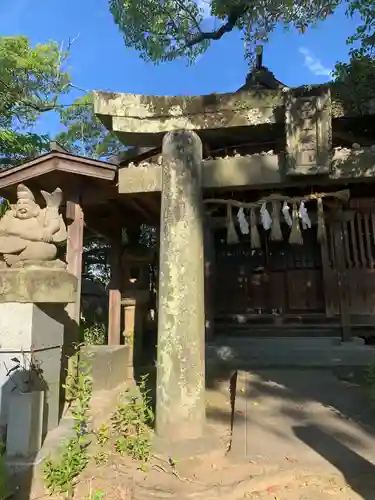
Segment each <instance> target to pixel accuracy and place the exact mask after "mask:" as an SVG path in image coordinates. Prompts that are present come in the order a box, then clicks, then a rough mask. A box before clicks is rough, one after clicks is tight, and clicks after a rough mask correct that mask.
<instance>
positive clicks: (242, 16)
mask: <svg viewBox="0 0 375 500" xmlns="http://www.w3.org/2000/svg"><path fill="white" fill-rule="evenodd" d="M109 4H110V10H111V13H112V15H113V17H114V21H115V23H116V24H117V25H118V26H119V28H120V30H121V32H122V34H123V37H124V42H125V45H126V46H127V47H131V48H134V49H136V50H137V51H139V53H140V56H141V57H142V58H143V59H144V60H146V61H153V62H155V63H158V62H161V61H168V60H173V59H176V58H178V57H186V58H187V59H188V60H189V61H190V62H192V61H194V59H195V58H196V57H197V56H198V55H199V54H202V53H203V52H204V51H206V50H207V48H208V46H209V44H210V42H212V41H214V40H218V39H220V38H221V37H222V36H223V35H225V34H226V33H228V32H230V31H232V30H234V29H238V30H241V32H242V33H243V36H244V40H245V43H246V49H247V56H248V57H251V55H252V54H253V53H254V50H253V49H254V46H256V44H257V43H260V42H264V41H267V40H268V38H269V35H270V34H271V33H272V32H273V30H274V29H275V27H276V25H278V24H282V25H283V26H284V27H285V28H291V27H294V28H296V29H297V30H299V31H300V32H304V31H305V30H306V28H307V27H308V26H311V25H313V24H315V23H317V22H318V21H321V20H323V19H326V18H327V16H329V15H331V14H333V13H334V12H335V10H336V9H337V7H338V6H339V5H340V4H345V5H346V6H347V15H348V16H352V15H353V14H354V13H357V14H359V15H360V17H361V19H362V24H361V25H360V26H359V27H358V29H357V32H356V33H355V34H354V35H353V37H352V40H360V41H361V42H362V46H363V48H364V49H365V50H372V48H373V45H374V41H375V40H374V39H375V36H374V29H375V24H374V23H375V21H374V19H375V16H374V14H375V10H374V9H375V7H374V2H373V0H348V1H347V2H346V1H345V2H344V0H314V1H311V0H109ZM207 14H209V15H211V16H213V17H214V18H216V21H217V23H215V24H216V25H217V26H218V27H216V28H215V29H212V30H207V29H206V28H205V26H206V25H207V22H206V21H205V19H206V17H207Z"/></svg>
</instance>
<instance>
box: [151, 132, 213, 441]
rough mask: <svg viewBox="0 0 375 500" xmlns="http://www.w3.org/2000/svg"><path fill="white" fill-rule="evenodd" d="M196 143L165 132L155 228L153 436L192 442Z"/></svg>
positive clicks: (197, 290) (196, 420) (199, 258)
mask: <svg viewBox="0 0 375 500" xmlns="http://www.w3.org/2000/svg"><path fill="white" fill-rule="evenodd" d="M201 165H202V143H201V140H200V138H199V137H198V136H197V135H196V134H195V133H194V132H190V131H175V132H169V133H167V134H166V136H165V137H164V140H163V167H162V168H163V174H162V201H161V227H160V264H159V308H158V314H159V315H158V354H157V389H156V433H157V435H158V436H159V437H160V438H166V439H168V440H172V441H176V440H182V439H192V438H198V437H200V436H201V435H202V432H203V427H204V423H205V359H204V356H205V352H204V335H205V318H204V256H203V206H202V193H201V175H202V173H201Z"/></svg>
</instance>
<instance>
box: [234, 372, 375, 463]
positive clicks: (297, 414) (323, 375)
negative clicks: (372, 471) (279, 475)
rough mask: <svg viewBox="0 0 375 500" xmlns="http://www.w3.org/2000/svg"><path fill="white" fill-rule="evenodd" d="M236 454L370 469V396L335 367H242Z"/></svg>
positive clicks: (374, 451) (373, 455) (374, 433)
mask: <svg viewBox="0 0 375 500" xmlns="http://www.w3.org/2000/svg"><path fill="white" fill-rule="evenodd" d="M232 453H233V454H234V455H240V456H242V457H246V459H249V460H253V461H257V462H268V463H272V464H278V465H283V464H284V465H285V464H287V463H288V462H289V463H290V462H293V463H296V464H298V465H299V466H302V467H311V466H314V467H324V468H327V467H332V468H334V469H336V471H337V470H339V471H340V472H341V473H345V472H346V471H347V470H350V471H351V473H353V472H354V471H355V472H356V473H362V472H366V470H368V469H369V465H370V464H372V463H374V461H375V419H374V415H373V412H372V409H371V404H370V401H369V399H368V398H366V396H365V394H364V393H363V392H362V390H361V388H360V387H359V386H356V385H354V384H349V383H347V382H342V381H340V380H339V379H338V378H337V377H336V376H335V375H334V374H333V373H332V372H331V371H330V370H298V369H294V370H293V369H290V370H286V369H284V370H277V369H273V370H267V369H264V370H253V371H251V372H239V373H238V377H237V388H236V401H235V411H234V427H233V441H232ZM371 467H372V468H373V465H371Z"/></svg>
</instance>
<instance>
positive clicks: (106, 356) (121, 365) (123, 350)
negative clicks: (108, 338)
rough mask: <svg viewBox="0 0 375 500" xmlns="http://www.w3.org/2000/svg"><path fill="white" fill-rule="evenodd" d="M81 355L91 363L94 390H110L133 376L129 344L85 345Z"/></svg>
mask: <svg viewBox="0 0 375 500" xmlns="http://www.w3.org/2000/svg"><path fill="white" fill-rule="evenodd" d="M81 357H82V359H83V360H86V361H87V363H89V364H90V367H91V376H92V378H93V390H94V391H102V390H104V391H108V390H111V389H114V388H115V387H117V386H118V385H120V384H123V383H124V382H126V381H127V380H130V379H132V378H133V367H132V365H131V363H132V359H131V355H130V348H129V347H128V346H121V345H119V346H111V345H98V346H85V347H82V349H81Z"/></svg>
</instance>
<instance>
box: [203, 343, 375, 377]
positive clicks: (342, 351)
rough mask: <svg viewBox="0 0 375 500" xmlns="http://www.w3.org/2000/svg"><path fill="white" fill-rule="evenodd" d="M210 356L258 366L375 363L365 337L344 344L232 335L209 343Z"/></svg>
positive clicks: (372, 350)
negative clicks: (244, 337)
mask: <svg viewBox="0 0 375 500" xmlns="http://www.w3.org/2000/svg"><path fill="white" fill-rule="evenodd" d="M206 355H207V359H208V360H210V361H212V362H215V361H217V362H220V363H224V364H228V365H230V366H231V367H233V366H235V365H238V366H241V367H244V366H245V367H247V368H249V369H250V368H252V367H254V366H257V367H262V366H267V367H268V366H275V367H277V366H296V367H299V366H322V367H323V366H327V367H328V366H337V365H339V366H340V365H343V366H364V365H367V364H369V363H372V362H375V348H374V347H373V346H365V345H364V343H363V340H362V339H353V341H352V342H347V343H342V342H341V339H340V338H339V337H333V338H324V337H323V338H303V337H298V338H290V337H283V338H280V337H273V338H270V337H268V338H254V337H253V338H250V339H246V340H244V339H241V338H231V339H222V342H219V340H218V339H216V341H215V342H212V343H209V344H207V346H206Z"/></svg>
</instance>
